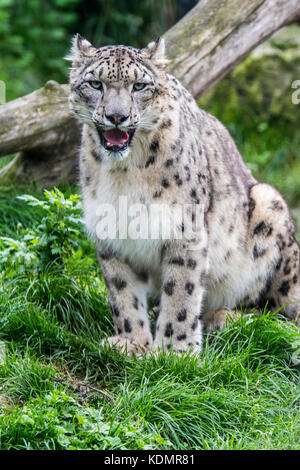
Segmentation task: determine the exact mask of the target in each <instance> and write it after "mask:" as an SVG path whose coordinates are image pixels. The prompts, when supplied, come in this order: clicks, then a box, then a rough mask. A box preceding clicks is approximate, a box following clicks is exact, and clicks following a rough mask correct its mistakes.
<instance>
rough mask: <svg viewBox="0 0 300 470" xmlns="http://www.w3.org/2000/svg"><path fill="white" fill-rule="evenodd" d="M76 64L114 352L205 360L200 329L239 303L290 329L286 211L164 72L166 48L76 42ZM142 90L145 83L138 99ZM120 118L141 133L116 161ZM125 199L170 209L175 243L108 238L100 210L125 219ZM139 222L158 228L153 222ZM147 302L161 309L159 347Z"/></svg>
mask: <svg viewBox="0 0 300 470" xmlns="http://www.w3.org/2000/svg"><path fill="white" fill-rule="evenodd" d="M71 57H72V62H73V63H72V69H71V73H70V85H71V94H70V103H71V109H72V110H73V112H74V113H75V115H77V117H78V118H79V119H81V120H82V121H83V131H82V145H81V150H80V173H81V187H82V196H83V206H84V217H85V223H86V227H87V229H88V231H89V233H90V234H91V235H92V236H93V238H94V240H95V245H96V248H97V252H98V256H99V261H100V264H101V268H102V272H103V276H104V278H105V281H106V285H107V287H108V292H109V297H110V303H111V309H112V316H113V320H114V324H115V328H116V334H117V335H119V336H117V337H116V338H117V340H116V341H115V343H118V341H119V339H118V338H119V337H121V338H123V339H124V340H126V341H127V340H128V341H129V342H130V341H131V342H132V343H134V344H135V345H136V343H137V344H139V345H140V346H142V347H143V348H145V347H146V348H147V347H154V348H158V347H164V348H166V349H170V347H172V348H173V349H174V350H177V351H185V350H187V349H189V348H192V349H193V350H195V351H198V350H200V348H201V341H202V330H203V325H204V328H205V329H206V330H207V329H210V328H211V327H218V326H220V325H221V324H223V323H224V315H225V314H224V313H223V312H224V310H222V309H234V308H236V307H239V306H240V305H243V307H244V308H246V307H248V308H251V307H253V306H259V307H264V306H265V304H266V302H268V305H269V308H270V309H271V310H276V309H278V308H279V307H282V306H284V308H283V310H282V312H283V313H284V314H285V315H286V316H287V317H288V318H290V319H294V318H295V316H296V314H297V312H298V311H299V310H300V281H299V277H300V273H299V266H300V264H299V246H298V245H297V243H296V240H295V229H294V224H293V222H292V219H291V216H290V214H289V210H288V207H287V205H286V202H285V201H284V199H283V198H282V196H281V195H280V194H279V192H278V191H277V190H276V189H275V188H273V187H272V186H270V185H267V184H261V183H258V182H257V181H256V180H255V179H254V178H253V176H252V175H251V172H250V170H249V169H248V168H247V167H246V165H245V164H244V162H243V160H242V158H241V156H240V154H239V152H238V150H237V148H236V146H235V144H234V142H233V140H232V138H231V137H230V135H229V133H228V132H227V130H226V129H225V128H224V126H223V125H222V124H221V123H220V122H219V121H218V120H217V119H216V118H214V117H213V116H211V115H209V114H208V113H206V112H204V111H203V110H201V109H199V108H198V106H197V104H196V102H195V101H194V99H193V98H192V96H191V95H190V93H189V92H188V91H187V90H186V89H185V88H184V87H183V86H182V85H181V84H180V82H179V81H178V80H177V79H176V78H175V77H173V76H172V75H170V74H168V73H167V72H166V71H165V69H164V65H165V62H166V61H165V58H164V44H163V41H161V40H160V41H157V42H156V43H151V44H150V45H148V46H147V47H146V48H145V49H141V50H138V49H134V48H131V47H125V46H107V47H102V48H99V49H96V48H94V47H93V46H91V44H90V43H89V42H88V41H86V40H85V39H82V38H80V37H79V36H77V37H76V38H75V39H74V43H73V47H72V52H71ZM98 82H101V84H100V85H99V84H98ZM91 83H92V84H93V83H94V84H95V83H96V84H97V87H98V86H99V87H100V88H99V89H95V88H94V87H93V86H91ZM136 83H138V84H140V83H142V84H146V85H145V87H144V88H143V89H141V90H139V91H135V89H134V85H135V84H136ZM139 87H140V86H139ZM139 87H137V88H139ZM112 114H113V115H117V116H120V117H121V118H122V124H120V125H119V128H120V129H121V130H123V131H124V132H133V131H134V134H133V137H132V140H131V142H130V144H129V145H128V146H127V148H126V149H125V148H124V149H121V150H120V151H119V150H114V151H110V150H108V149H106V148H104V146H103V142H102V141H101V131H102V132H103V130H105V129H109V128H111V126H112V124H111V122H109V120H108V118H107V116H108V117H109V116H111V115H112ZM99 129H100V131H99ZM120 196H126V198H127V202H128V204H129V205H130V204H137V203H142V204H144V206H146V207H149V206H150V205H151V204H153V203H160V204H163V205H164V206H165V207H166V208H167V209H166V212H165V215H164V217H165V220H166V221H171V220H175V221H176V226H175V228H174V231H173V232H172V234H171V237H169V238H164V237H162V236H161V237H158V238H156V239H149V238H143V237H142V236H140V238H138V239H134V238H133V237H130V236H128V237H124V238H120V237H115V238H113V239H106V240H103V239H102V240H100V239H99V237H98V236H97V226H98V225H97V224H98V223H99V220H100V216H99V215H98V213H97V210H98V207H99V206H100V205H103V204H110V207H114V208H115V209H116V212H118V210H120V209H119V200H120V199H119V198H120ZM184 205H185V206H188V207H189V211H188V214H187V215H188V217H187V218H186V219H184V220H183V219H182V215H181V214H182V211H181V209H182V207H183V206H184ZM109 217H111V219H109V220H110V225H113V224H114V220H113V218H112V216H109ZM126 217H127V215H126ZM142 220H143V224H142V225H143V226H146V225H147V224H149V226H151V227H153V226H154V225H155V220H154V219H150V217H149V214H146V215H144V218H143V219H142ZM192 228H193V230H192V231H193V234H194V236H193V238H190V237H189V236H188V235H189V233H191V229H192ZM180 233H181V234H183V237H182V238H181V239H180V237H179V234H180ZM175 235H176V236H175ZM149 295H150V296H152V297H153V298H154V299H156V301H157V302H158V303H159V312H160V313H159V316H158V319H157V325H156V331H155V334H154V338H153V337H152V333H151V330H150V324H149V318H148V310H147V297H148V296H149ZM214 312H217V313H216V314H214ZM122 344H123V343H122Z"/></svg>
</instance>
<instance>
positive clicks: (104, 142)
mask: <svg viewBox="0 0 300 470" xmlns="http://www.w3.org/2000/svg"><path fill="white" fill-rule="evenodd" d="M164 49H165V48H164V40H163V39H158V40H157V41H156V42H151V43H150V44H149V45H148V46H147V47H146V48H144V49H134V48H132V47H125V46H106V47H100V48H99V49H96V48H95V47H93V46H92V45H91V44H90V43H89V42H88V41H87V40H86V39H83V38H81V36H80V35H78V34H77V35H76V36H75V37H74V39H73V45H72V49H71V55H70V57H68V59H70V60H72V68H71V72H70V85H71V95H70V105H71V109H72V111H73V112H74V113H75V114H76V115H77V117H79V118H80V119H81V120H82V121H83V122H85V123H86V124H87V125H88V126H89V127H90V129H91V132H92V133H93V135H94V137H95V139H97V142H98V143H99V148H100V153H101V157H102V159H105V160H109V159H124V158H126V157H127V156H128V154H129V153H130V147H131V145H132V142H133V141H134V139H135V135H137V134H142V133H143V132H144V133H145V132H146V133H147V132H149V130H152V129H153V126H154V125H155V123H156V122H157V121H158V118H159V116H160V114H161V111H160V108H159V106H158V104H157V102H158V98H159V96H161V95H162V94H165V92H166V88H165V72H164V65H165V63H166V60H165V57H164Z"/></svg>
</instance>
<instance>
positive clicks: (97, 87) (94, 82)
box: [89, 80, 103, 90]
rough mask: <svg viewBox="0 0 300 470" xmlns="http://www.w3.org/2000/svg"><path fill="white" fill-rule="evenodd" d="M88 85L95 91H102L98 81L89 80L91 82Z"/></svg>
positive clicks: (100, 83)
mask: <svg viewBox="0 0 300 470" xmlns="http://www.w3.org/2000/svg"><path fill="white" fill-rule="evenodd" d="M89 84H90V85H91V86H92V87H93V88H96V90H102V88H103V85H102V82H100V80H91V81H90V82H89Z"/></svg>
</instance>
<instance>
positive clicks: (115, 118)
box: [105, 114, 129, 126]
mask: <svg viewBox="0 0 300 470" xmlns="http://www.w3.org/2000/svg"><path fill="white" fill-rule="evenodd" d="M105 117H106V119H108V120H109V121H110V122H111V123H112V124H114V125H115V126H118V125H119V124H122V122H124V121H126V119H128V118H129V115H128V116H122V115H121V114H105Z"/></svg>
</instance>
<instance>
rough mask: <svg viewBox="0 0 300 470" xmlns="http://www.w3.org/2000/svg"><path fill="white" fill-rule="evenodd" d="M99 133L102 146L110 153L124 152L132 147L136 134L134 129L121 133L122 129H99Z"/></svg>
mask: <svg viewBox="0 0 300 470" xmlns="http://www.w3.org/2000/svg"><path fill="white" fill-rule="evenodd" d="M97 131H98V134H99V136H100V140H101V144H102V145H103V147H104V148H105V149H106V150H109V151H110V152H122V151H123V150H126V149H127V147H128V146H129V145H130V142H131V140H132V137H133V134H134V132H135V131H134V129H133V130H131V131H128V132H126V131H121V129H118V128H117V127H115V128H113V129H110V130H108V131H105V130H103V129H100V128H99V127H98V128H97Z"/></svg>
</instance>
